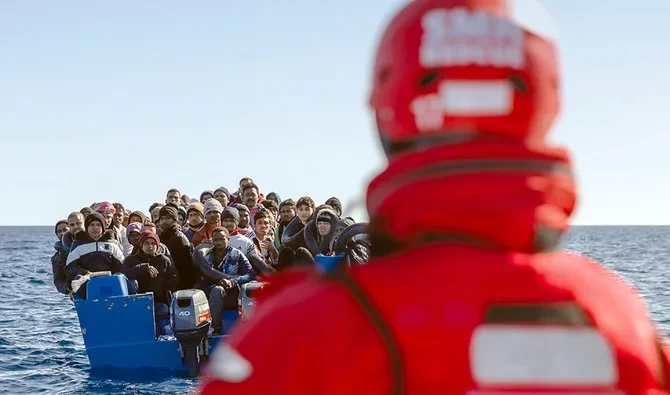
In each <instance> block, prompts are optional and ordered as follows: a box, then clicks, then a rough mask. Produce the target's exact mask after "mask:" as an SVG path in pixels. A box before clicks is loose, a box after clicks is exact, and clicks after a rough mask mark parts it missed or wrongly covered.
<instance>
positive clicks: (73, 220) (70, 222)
mask: <svg viewBox="0 0 670 395" xmlns="http://www.w3.org/2000/svg"><path fill="white" fill-rule="evenodd" d="M67 226H68V228H69V229H70V230H69V232H70V234H75V233H77V232H79V231H82V230H84V216H83V215H76V216H71V217H70V218H68V219H67Z"/></svg>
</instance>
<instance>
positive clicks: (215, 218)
mask: <svg viewBox="0 0 670 395" xmlns="http://www.w3.org/2000/svg"><path fill="white" fill-rule="evenodd" d="M205 219H206V220H207V224H208V225H214V224H219V223H221V214H220V213H219V212H218V211H210V212H208V213H207V215H206V216H205Z"/></svg>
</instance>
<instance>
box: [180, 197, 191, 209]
mask: <svg viewBox="0 0 670 395" xmlns="http://www.w3.org/2000/svg"><path fill="white" fill-rule="evenodd" d="M180 199H181V202H182V204H184V205H185V206H188V202H189V201H190V200H191V199H190V198H189V197H188V196H187V195H181V198H180Z"/></svg>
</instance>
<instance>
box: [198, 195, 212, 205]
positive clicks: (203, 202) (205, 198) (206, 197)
mask: <svg viewBox="0 0 670 395" xmlns="http://www.w3.org/2000/svg"><path fill="white" fill-rule="evenodd" d="M212 197H213V196H212V194H211V193H206V194H204V195H202V198H201V199H200V203H202V204H205V202H206V201H208V200H209V199H211V198H212Z"/></svg>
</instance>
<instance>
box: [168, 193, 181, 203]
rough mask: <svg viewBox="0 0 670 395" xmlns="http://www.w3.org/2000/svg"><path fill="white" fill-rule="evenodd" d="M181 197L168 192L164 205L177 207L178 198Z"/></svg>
mask: <svg viewBox="0 0 670 395" xmlns="http://www.w3.org/2000/svg"><path fill="white" fill-rule="evenodd" d="M180 197H181V195H180V194H179V192H169V193H168V194H167V196H166V197H165V203H172V204H174V205H175V206H179V198H180Z"/></svg>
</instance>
